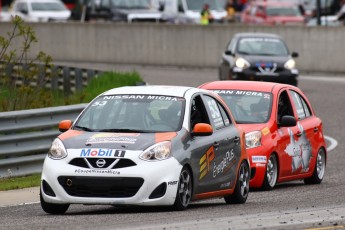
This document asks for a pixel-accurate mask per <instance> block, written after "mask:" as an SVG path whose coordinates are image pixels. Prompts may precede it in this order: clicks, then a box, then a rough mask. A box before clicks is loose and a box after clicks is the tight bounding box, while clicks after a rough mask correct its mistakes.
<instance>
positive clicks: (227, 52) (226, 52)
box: [224, 50, 232, 55]
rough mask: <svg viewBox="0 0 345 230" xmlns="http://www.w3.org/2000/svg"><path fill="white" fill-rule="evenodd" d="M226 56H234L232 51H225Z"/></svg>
mask: <svg viewBox="0 0 345 230" xmlns="http://www.w3.org/2000/svg"><path fill="white" fill-rule="evenodd" d="M224 53H225V55H232V52H231V50H225V52H224Z"/></svg>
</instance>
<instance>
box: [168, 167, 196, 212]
mask: <svg viewBox="0 0 345 230" xmlns="http://www.w3.org/2000/svg"><path fill="white" fill-rule="evenodd" d="M191 198H192V175H191V173H190V171H189V169H188V168H187V167H183V168H182V171H181V173H180V179H179V183H178V187H177V194H176V199H175V203H174V205H173V208H174V209H175V210H177V211H182V210H185V209H187V207H188V205H189V203H190V201H191Z"/></svg>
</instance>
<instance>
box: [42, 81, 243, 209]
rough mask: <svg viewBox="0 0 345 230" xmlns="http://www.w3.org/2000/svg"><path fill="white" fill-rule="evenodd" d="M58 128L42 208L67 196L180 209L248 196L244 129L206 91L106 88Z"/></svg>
mask: <svg viewBox="0 0 345 230" xmlns="http://www.w3.org/2000/svg"><path fill="white" fill-rule="evenodd" d="M152 93H154V94H152ZM59 129H60V131H63V132H64V133H63V134H61V135H60V136H59V137H58V138H56V139H55V140H54V141H53V143H52V146H51V148H50V150H49V152H48V156H47V157H46V159H45V161H44V165H43V172H42V184H41V206H42V208H43V210H44V211H45V212H47V213H52V214H62V213H64V212H66V211H67V209H68V207H69V205H70V204H104V205H120V206H123V205H151V206H152V205H165V206H173V207H174V209H176V210H184V209H186V208H187V207H188V205H189V203H190V202H191V201H192V200H199V199H205V198H211V197H224V199H225V201H226V202H227V203H244V202H245V201H246V199H247V196H248V192H249V177H250V174H249V173H250V172H249V170H250V169H249V162H248V158H247V154H246V151H245V143H244V133H243V131H242V130H240V129H238V128H237V126H236V124H235V123H234V122H233V120H232V117H231V115H230V111H229V110H228V108H227V106H226V104H225V103H224V102H223V101H222V100H221V99H220V98H219V96H218V95H217V94H214V93H212V92H210V91H206V90H201V89H197V88H191V87H173V86H135V87H121V88H116V89H112V90H109V91H107V92H105V93H103V94H101V95H99V96H98V97H97V98H95V99H94V100H93V101H92V102H91V103H90V104H89V105H88V106H87V108H86V109H85V110H84V111H83V112H82V113H81V114H80V116H79V117H78V118H77V120H76V121H75V122H74V124H72V122H71V121H62V122H61V123H60V125H59ZM162 172H164V173H162Z"/></svg>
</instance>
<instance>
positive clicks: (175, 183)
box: [168, 181, 178, 185]
mask: <svg viewBox="0 0 345 230" xmlns="http://www.w3.org/2000/svg"><path fill="white" fill-rule="evenodd" d="M177 183H178V181H169V182H168V185H177Z"/></svg>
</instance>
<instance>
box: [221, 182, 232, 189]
mask: <svg viewBox="0 0 345 230" xmlns="http://www.w3.org/2000/svg"><path fill="white" fill-rule="evenodd" d="M230 186H231V182H227V183H224V184H221V185H220V188H229V187H230Z"/></svg>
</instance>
